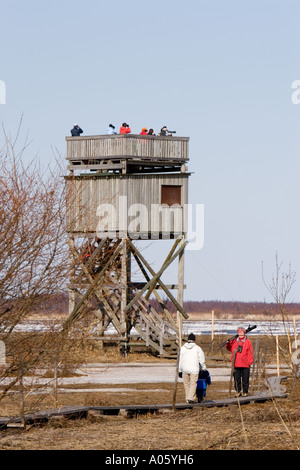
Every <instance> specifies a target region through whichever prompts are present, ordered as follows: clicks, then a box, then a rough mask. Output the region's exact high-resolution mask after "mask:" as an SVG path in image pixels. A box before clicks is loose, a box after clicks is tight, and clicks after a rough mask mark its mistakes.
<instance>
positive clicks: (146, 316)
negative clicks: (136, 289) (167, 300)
mask: <svg viewBox="0 0 300 470" xmlns="http://www.w3.org/2000/svg"><path fill="white" fill-rule="evenodd" d="M133 326H134V328H135V330H136V331H137V333H138V334H139V337H140V339H141V340H142V341H143V342H144V343H145V346H146V347H149V348H151V349H152V350H153V351H154V352H155V353H158V354H159V355H160V356H164V357H175V356H176V355H177V349H178V345H179V342H178V328H177V326H176V325H175V323H174V322H173V320H172V319H171V321H168V320H167V319H164V318H163V316H162V315H160V314H158V313H157V312H156V310H155V309H154V308H153V307H152V306H151V304H150V303H149V302H148V301H147V300H146V299H145V298H143V297H141V298H140V299H139V300H138V301H137V303H136V304H135V305H134V322H133Z"/></svg>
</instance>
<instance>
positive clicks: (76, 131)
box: [71, 124, 83, 137]
mask: <svg viewBox="0 0 300 470" xmlns="http://www.w3.org/2000/svg"><path fill="white" fill-rule="evenodd" d="M82 133H83V130H82V129H81V128H80V127H79V126H78V124H74V127H73V129H71V135H72V137H79V136H80V134H82Z"/></svg>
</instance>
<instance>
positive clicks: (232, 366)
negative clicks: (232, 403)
mask: <svg viewBox="0 0 300 470" xmlns="http://www.w3.org/2000/svg"><path fill="white" fill-rule="evenodd" d="M235 356H236V349H235V350H234V351H233V357H232V363H231V372H230V383H229V397H230V398H231V389H232V378H233V376H234V370H235Z"/></svg>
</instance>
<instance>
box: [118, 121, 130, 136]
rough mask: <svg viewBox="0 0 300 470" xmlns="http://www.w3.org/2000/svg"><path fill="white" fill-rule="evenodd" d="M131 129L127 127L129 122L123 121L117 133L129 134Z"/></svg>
mask: <svg viewBox="0 0 300 470" xmlns="http://www.w3.org/2000/svg"><path fill="white" fill-rule="evenodd" d="M130 132H131V129H130V127H129V124H127V123H126V122H123V124H122V126H121V127H120V131H119V134H130Z"/></svg>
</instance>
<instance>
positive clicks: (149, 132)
mask: <svg viewBox="0 0 300 470" xmlns="http://www.w3.org/2000/svg"><path fill="white" fill-rule="evenodd" d="M148 135H156V134H155V132H154V129H149V131H148Z"/></svg>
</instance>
